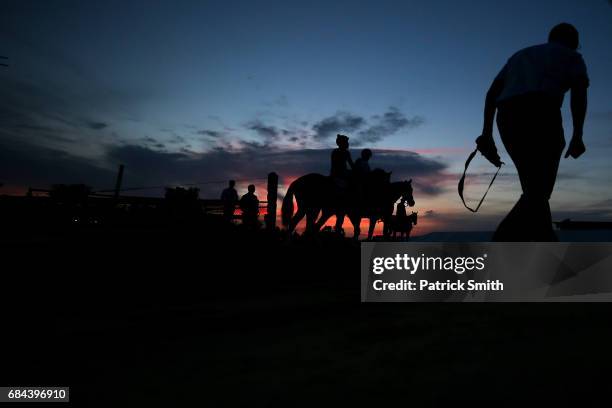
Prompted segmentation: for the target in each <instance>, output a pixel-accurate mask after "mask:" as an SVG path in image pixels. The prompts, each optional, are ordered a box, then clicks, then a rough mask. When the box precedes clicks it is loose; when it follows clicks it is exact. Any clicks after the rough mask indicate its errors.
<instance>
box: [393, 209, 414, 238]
mask: <svg viewBox="0 0 612 408" xmlns="http://www.w3.org/2000/svg"><path fill="white" fill-rule="evenodd" d="M417 217H418V211H417V212H414V211H413V212H412V214H410V215H409V216H404V217H398V216H393V217H391V223H390V224H391V225H390V229H391V232H392V233H393V239H395V237H396V234H397V233H398V232H399V233H400V238H401V239H403V238H410V232H412V226H413V225H417Z"/></svg>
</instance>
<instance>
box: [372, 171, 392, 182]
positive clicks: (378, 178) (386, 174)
mask: <svg viewBox="0 0 612 408" xmlns="http://www.w3.org/2000/svg"><path fill="white" fill-rule="evenodd" d="M370 177H371V180H372V181H373V182H374V183H375V184H376V185H380V184H389V183H390V182H391V172H390V171H384V170H383V169H374V170H372V171H371V172H370Z"/></svg>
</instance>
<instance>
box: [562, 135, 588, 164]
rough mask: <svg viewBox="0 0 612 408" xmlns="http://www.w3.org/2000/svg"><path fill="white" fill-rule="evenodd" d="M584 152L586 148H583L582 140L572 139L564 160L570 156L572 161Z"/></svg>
mask: <svg viewBox="0 0 612 408" xmlns="http://www.w3.org/2000/svg"><path fill="white" fill-rule="evenodd" d="M585 151H586V147H584V142H583V141H582V138H577V137H573V138H572V140H571V141H570V144H569V147H568V148H567V151H566V152H565V158H566V159H567V158H568V157H570V156H572V157H573V158H574V159H577V158H579V157H580V156H582V153H584V152H585Z"/></svg>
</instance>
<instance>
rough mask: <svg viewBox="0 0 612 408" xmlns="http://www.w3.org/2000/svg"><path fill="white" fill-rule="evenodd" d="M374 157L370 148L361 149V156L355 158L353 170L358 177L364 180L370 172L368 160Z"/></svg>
mask: <svg viewBox="0 0 612 408" xmlns="http://www.w3.org/2000/svg"><path fill="white" fill-rule="evenodd" d="M371 158H372V151H371V150H370V149H363V150H362V151H361V157H360V158H358V159H357V160H355V165H354V166H353V172H354V173H355V175H356V176H357V178H358V179H361V180H363V179H364V178H365V177H367V175H368V174H369V173H370V164H369V163H368V161H369V160H370V159H371Z"/></svg>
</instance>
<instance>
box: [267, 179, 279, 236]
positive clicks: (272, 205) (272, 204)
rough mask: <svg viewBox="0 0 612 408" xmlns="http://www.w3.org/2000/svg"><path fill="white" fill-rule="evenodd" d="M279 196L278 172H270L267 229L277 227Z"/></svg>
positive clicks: (271, 229)
mask: <svg viewBox="0 0 612 408" xmlns="http://www.w3.org/2000/svg"><path fill="white" fill-rule="evenodd" d="M277 196H278V174H276V173H274V172H272V173H270V174H268V209H267V211H266V218H265V220H266V229H268V230H270V231H273V230H274V229H275V228H276V199H277Z"/></svg>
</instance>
